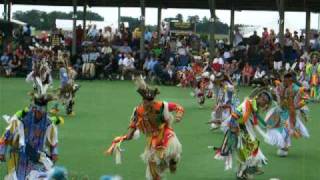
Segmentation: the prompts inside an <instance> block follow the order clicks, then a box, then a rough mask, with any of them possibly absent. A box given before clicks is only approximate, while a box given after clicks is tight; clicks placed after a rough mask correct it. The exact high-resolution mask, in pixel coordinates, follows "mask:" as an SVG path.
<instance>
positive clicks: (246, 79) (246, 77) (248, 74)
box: [242, 62, 253, 85]
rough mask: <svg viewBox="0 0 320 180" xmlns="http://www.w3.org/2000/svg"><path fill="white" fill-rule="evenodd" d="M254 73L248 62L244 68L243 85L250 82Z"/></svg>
mask: <svg viewBox="0 0 320 180" xmlns="http://www.w3.org/2000/svg"><path fill="white" fill-rule="evenodd" d="M252 75H253V68H252V66H251V65H250V64H249V63H248V62H246V64H245V66H244V68H243V70H242V83H243V85H249V84H250V81H251V78H252Z"/></svg>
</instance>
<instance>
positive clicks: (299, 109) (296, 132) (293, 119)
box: [274, 73, 310, 138]
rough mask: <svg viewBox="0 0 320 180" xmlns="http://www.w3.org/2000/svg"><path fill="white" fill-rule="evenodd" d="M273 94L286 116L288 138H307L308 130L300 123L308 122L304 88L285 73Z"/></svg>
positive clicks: (289, 74) (290, 74)
mask: <svg viewBox="0 0 320 180" xmlns="http://www.w3.org/2000/svg"><path fill="white" fill-rule="evenodd" d="M274 94H275V97H276V99H277V103H278V105H279V106H280V108H281V109H282V111H283V113H286V114H287V115H288V119H287V123H288V127H289V130H290V132H289V133H290V136H293V137H295V138H300V137H304V138H309V136H310V134H309V132H308V129H307V128H306V127H305V125H304V124H303V122H302V121H303V120H304V121H308V119H307V112H308V107H307V104H306V103H307V102H306V100H307V98H306V96H305V94H306V93H305V87H303V86H300V85H298V84H297V83H296V80H294V75H293V74H292V73H287V74H285V75H284V77H283V81H282V82H279V83H277V85H276V87H275V88H274Z"/></svg>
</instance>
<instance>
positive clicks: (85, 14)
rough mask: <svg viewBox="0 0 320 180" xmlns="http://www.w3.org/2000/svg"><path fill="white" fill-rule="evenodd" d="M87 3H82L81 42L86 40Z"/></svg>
mask: <svg viewBox="0 0 320 180" xmlns="http://www.w3.org/2000/svg"><path fill="white" fill-rule="evenodd" d="M87 6H88V4H87V1H85V2H84V4H83V24H82V26H83V40H84V41H85V40H86V38H87V31H86V30H87Z"/></svg>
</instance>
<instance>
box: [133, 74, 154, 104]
mask: <svg viewBox="0 0 320 180" xmlns="http://www.w3.org/2000/svg"><path fill="white" fill-rule="evenodd" d="M135 84H136V86H137V87H138V89H137V92H138V93H139V94H140V95H141V96H142V98H143V99H144V100H148V101H152V100H154V98H155V97H156V96H157V95H158V94H160V91H159V89H158V88H151V87H148V85H147V84H146V82H145V81H144V79H143V77H142V76H141V75H140V76H136V77H135Z"/></svg>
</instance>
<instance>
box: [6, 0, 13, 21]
mask: <svg viewBox="0 0 320 180" xmlns="http://www.w3.org/2000/svg"><path fill="white" fill-rule="evenodd" d="M11 4H12V2H11V0H8V15H7V20H8V22H10V21H11Z"/></svg>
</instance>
